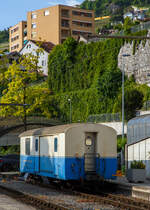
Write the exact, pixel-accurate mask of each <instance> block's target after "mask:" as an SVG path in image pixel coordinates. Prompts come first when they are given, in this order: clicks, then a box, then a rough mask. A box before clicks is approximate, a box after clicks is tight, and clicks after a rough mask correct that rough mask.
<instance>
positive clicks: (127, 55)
mask: <svg viewBox="0 0 150 210" xmlns="http://www.w3.org/2000/svg"><path fill="white" fill-rule="evenodd" d="M129 56H130V54H123V55H122V57H129ZM122 64H123V66H122V67H123V68H122V140H123V139H124V63H122Z"/></svg>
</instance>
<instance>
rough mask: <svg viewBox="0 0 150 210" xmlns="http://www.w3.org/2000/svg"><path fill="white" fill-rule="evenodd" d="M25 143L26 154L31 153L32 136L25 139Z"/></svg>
mask: <svg viewBox="0 0 150 210" xmlns="http://www.w3.org/2000/svg"><path fill="white" fill-rule="evenodd" d="M25 144H26V145H25V152H26V155H30V138H26V139H25Z"/></svg>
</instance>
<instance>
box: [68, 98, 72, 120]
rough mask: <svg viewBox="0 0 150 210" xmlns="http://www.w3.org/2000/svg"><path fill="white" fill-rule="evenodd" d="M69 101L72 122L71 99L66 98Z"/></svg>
mask: <svg viewBox="0 0 150 210" xmlns="http://www.w3.org/2000/svg"><path fill="white" fill-rule="evenodd" d="M68 101H69V103H70V123H72V107H71V99H70V98H69V99H68Z"/></svg>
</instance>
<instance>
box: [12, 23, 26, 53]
mask: <svg viewBox="0 0 150 210" xmlns="http://www.w3.org/2000/svg"><path fill="white" fill-rule="evenodd" d="M25 40H27V21H21V22H19V23H18V24H16V25H15V26H13V27H10V29H9V51H10V52H14V51H17V52H19V51H20V50H21V49H22V47H23V45H24V41H25Z"/></svg>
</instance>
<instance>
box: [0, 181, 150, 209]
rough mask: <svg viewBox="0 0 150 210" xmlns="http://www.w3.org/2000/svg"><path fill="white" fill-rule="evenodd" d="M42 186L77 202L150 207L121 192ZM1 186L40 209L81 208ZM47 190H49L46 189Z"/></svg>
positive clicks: (123, 207)
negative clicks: (83, 190) (68, 196)
mask: <svg viewBox="0 0 150 210" xmlns="http://www.w3.org/2000/svg"><path fill="white" fill-rule="evenodd" d="M32 184H33V185H35V187H36V185H37V184H36V183H35V182H33V183H32ZM38 186H40V187H41V188H44V189H51V188H52V189H55V190H56V191H58V192H60V193H62V191H63V192H67V193H68V194H70V195H72V196H73V197H75V198H76V202H78V203H91V204H92V203H93V204H95V203H96V204H101V205H110V206H113V207H115V208H116V209H121V210H148V209H150V202H148V201H144V200H140V199H136V198H131V197H128V196H124V195H119V194H117V195H116V194H112V193H111V194H110V193H104V192H102V191H99V192H98V191H96V194H93V189H94V187H93V189H91V188H89V189H87V192H86V193H85V192H82V189H81V191H80V190H79V189H77V190H76V189H74V190H72V189H70V188H69V187H68V186H67V187H65V186H64V185H63V187H62V186H61V185H60V183H59V184H56V183H55V184H50V185H45V184H39V183H38ZM0 188H1V189H3V190H5V191H6V192H7V195H9V196H11V197H12V198H14V199H17V200H19V201H21V202H23V203H26V204H28V205H32V206H34V207H37V208H38V209H41V210H42V209H44V210H48V209H56V210H59V209H60V210H65V209H70V210H71V209H76V210H78V209H81V208H76V207H75V208H73V206H72V205H70V206H69V205H66V204H65V203H64V205H63V202H62V203H61V205H60V203H57V202H51V201H47V200H46V199H44V198H42V199H41V198H39V197H38V196H35V195H32V194H31V193H29V194H24V193H22V192H20V191H18V190H14V189H9V188H8V186H7V187H4V186H1V185H0ZM46 191H47V190H46Z"/></svg>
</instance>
